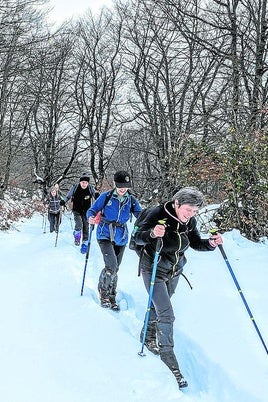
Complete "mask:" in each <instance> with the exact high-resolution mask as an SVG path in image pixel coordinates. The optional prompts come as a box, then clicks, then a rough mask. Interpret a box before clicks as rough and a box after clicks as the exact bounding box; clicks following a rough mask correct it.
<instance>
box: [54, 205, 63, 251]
mask: <svg viewBox="0 0 268 402" xmlns="http://www.w3.org/2000/svg"><path fill="white" fill-rule="evenodd" d="M61 218H62V210H60V213H59V217H58V219H57V221H56V222H57V224H56V239H55V247H57V243H58V237H59V230H60V224H61Z"/></svg>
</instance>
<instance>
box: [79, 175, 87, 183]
mask: <svg viewBox="0 0 268 402" xmlns="http://www.w3.org/2000/svg"><path fill="white" fill-rule="evenodd" d="M79 181H87V182H89V174H87V173H82V176H81V177H80V179H79Z"/></svg>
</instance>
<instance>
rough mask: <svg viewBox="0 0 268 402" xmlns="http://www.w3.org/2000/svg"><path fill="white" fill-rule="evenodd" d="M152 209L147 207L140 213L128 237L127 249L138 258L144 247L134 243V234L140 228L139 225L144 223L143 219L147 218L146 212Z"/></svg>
mask: <svg viewBox="0 0 268 402" xmlns="http://www.w3.org/2000/svg"><path fill="white" fill-rule="evenodd" d="M154 208H155V207H147V208H144V209H143V210H142V211H141V213H140V214H139V216H138V218H137V219H136V221H135V223H134V229H133V230H132V233H131V235H130V240H129V245H128V247H129V248H130V250H134V251H136V253H137V254H138V256H139V257H140V256H141V254H142V251H143V248H144V246H141V245H139V244H137V243H136V240H135V234H136V232H137V230H138V229H139V228H140V227H141V223H142V222H143V221H144V218H145V217H146V216H147V214H148V212H150V211H151V210H152V209H154Z"/></svg>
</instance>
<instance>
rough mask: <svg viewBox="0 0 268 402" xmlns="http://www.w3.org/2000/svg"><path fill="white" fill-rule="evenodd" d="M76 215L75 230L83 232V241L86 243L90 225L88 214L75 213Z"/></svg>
mask: <svg viewBox="0 0 268 402" xmlns="http://www.w3.org/2000/svg"><path fill="white" fill-rule="evenodd" d="M73 215H74V230H75V231H79V232H80V231H81V233H82V241H84V242H86V241H87V240H88V232H89V224H88V220H87V217H86V213H83V212H81V213H80V212H77V211H73Z"/></svg>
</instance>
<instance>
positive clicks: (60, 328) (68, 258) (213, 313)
mask: <svg viewBox="0 0 268 402" xmlns="http://www.w3.org/2000/svg"><path fill="white" fill-rule="evenodd" d="M72 227H73V221H72V217H71V215H70V213H65V214H64V216H63V222H62V225H61V226H60V233H59V238H58V243H57V246H56V247H55V233H53V234H50V233H48V231H47V229H46V231H47V233H43V229H44V221H43V217H42V215H39V214H35V215H34V216H33V217H32V218H31V219H29V220H26V219H24V221H23V222H22V221H21V222H20V223H18V224H16V228H15V229H13V230H9V231H8V232H0V243H1V250H0V308H1V312H0V317H1V331H0V341H1V353H0V361H1V376H0V395H1V400H2V401H3V402H37V401H38V402H108V401H109V402H134V401H142V402H150V401H154V402H163V401H166V402H173V401H177V400H180V401H181V402H227V401H230V402H240V401H241V402H267V400H268V355H267V353H266V351H265V348H264V346H263V344H262V343H261V341H260V338H259V336H258V334H257V331H256V330H255V327H254V325H253V322H252V321H251V319H250V316H249V314H248V312H247V310H246V308H245V305H244V303H243V301H242V299H241V297H240V294H239V292H238V291H237V288H236V286H235V284H234V281H233V279H232V277H231V275H230V272H229V270H228V268H227V266H226V263H225V261H224V260H223V258H222V255H221V254H220V251H219V250H216V251H214V252H211V253H209V252H208V253H201V252H199V253H198V252H195V251H193V250H188V251H187V258H188V263H187V266H186V268H185V274H186V275H187V277H188V279H189V280H190V282H191V284H192V286H193V289H192V290H191V289H190V287H189V286H188V284H187V282H186V281H185V279H184V278H181V280H180V283H179V285H178V288H177V291H176V294H175V295H174V297H173V306H174V310H175V315H176V321H175V328H174V337H175V351H176V354H177V357H178V360H179V362H180V366H181V370H182V372H183V374H184V376H185V378H186V379H187V381H188V383H189V387H188V388H187V389H185V390H183V391H179V389H178V387H177V384H176V381H175V378H174V377H173V375H172V374H171V372H170V371H169V370H168V368H167V367H166V366H165V365H164V364H163V363H162V362H161V360H160V359H159V357H157V356H154V355H152V354H150V353H149V352H148V353H147V352H146V356H145V357H140V356H139V355H138V352H139V351H140V350H141V344H140V343H139V333H140V329H141V327H142V323H143V318H144V314H145V311H146V306H147V302H148V295H147V294H146V292H145V289H144V286H143V282H142V279H141V278H140V277H138V276H137V265H138V258H137V256H136V254H135V253H134V252H133V251H130V250H129V249H126V252H125V255H124V258H123V263H122V265H121V267H120V271H119V283H118V299H119V300H121V301H120V305H121V311H120V312H119V313H115V312H111V311H109V310H106V309H102V308H101V307H100V306H99V305H98V299H97V282H98V276H99V273H100V271H101V269H102V268H103V262H102V256H101V253H100V251H99V247H98V244H97V243H96V240H95V232H93V239H92V244H91V250H90V256H89V260H88V265H87V276H86V283H85V288H84V294H83V296H80V291H81V284H82V276H83V271H84V266H85V256H84V255H81V254H80V253H79V248H78V247H75V246H74V245H73V239H72ZM47 228H48V226H47ZM130 230H131V225H130ZM224 249H225V251H226V254H227V256H228V260H229V262H230V264H231V266H232V268H233V270H234V273H235V275H236V278H237V280H238V282H239V285H240V287H241V289H242V292H243V295H244V296H245V298H246V301H247V303H248V305H249V307H250V309H251V311H252V313H253V315H254V318H255V322H256V324H257V326H258V328H259V330H260V333H261V335H262V337H263V339H264V342H265V343H266V345H267V344H268V294H267V284H268V264H267V261H268V258H267V257H268V245H267V244H256V243H253V242H250V241H248V240H246V239H245V238H243V237H242V236H240V234H239V232H238V231H236V230H233V231H232V232H228V233H225V234H224Z"/></svg>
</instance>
